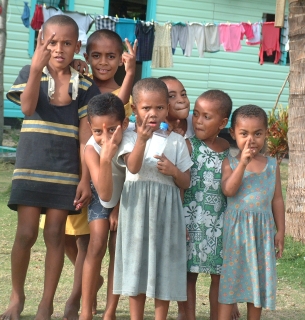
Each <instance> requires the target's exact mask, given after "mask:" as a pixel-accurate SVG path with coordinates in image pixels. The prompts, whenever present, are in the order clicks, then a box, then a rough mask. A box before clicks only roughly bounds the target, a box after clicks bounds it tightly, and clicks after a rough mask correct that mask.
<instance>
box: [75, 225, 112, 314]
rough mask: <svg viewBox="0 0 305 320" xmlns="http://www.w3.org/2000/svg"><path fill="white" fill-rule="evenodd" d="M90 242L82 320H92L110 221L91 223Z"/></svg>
mask: <svg viewBox="0 0 305 320" xmlns="http://www.w3.org/2000/svg"><path fill="white" fill-rule="evenodd" d="M89 228H90V241H89V246H88V251H87V255H86V258H85V261H84V267H83V277H82V308H81V314H80V318H79V319H81V320H89V319H92V318H93V316H92V306H93V302H94V297H95V295H96V290H97V285H96V284H97V283H98V282H99V277H100V271H101V264H102V260H103V257H104V255H105V252H106V249H107V238H108V231H109V221H108V220H107V219H97V220H93V221H91V222H90V223H89Z"/></svg>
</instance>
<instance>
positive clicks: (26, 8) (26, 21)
mask: <svg viewBox="0 0 305 320" xmlns="http://www.w3.org/2000/svg"><path fill="white" fill-rule="evenodd" d="M21 20H22V22H23V24H24V26H25V27H27V28H28V27H29V26H30V8H29V6H28V2H25V1H24V8H23V13H22V16H21Z"/></svg>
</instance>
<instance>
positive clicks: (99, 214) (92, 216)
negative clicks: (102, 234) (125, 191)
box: [88, 182, 113, 222]
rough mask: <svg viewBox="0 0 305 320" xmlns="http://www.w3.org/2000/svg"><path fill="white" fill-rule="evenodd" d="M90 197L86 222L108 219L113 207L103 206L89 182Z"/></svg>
mask: <svg viewBox="0 0 305 320" xmlns="http://www.w3.org/2000/svg"><path fill="white" fill-rule="evenodd" d="M91 191H92V199H91V202H90V204H89V205H88V222H91V221H93V220H97V219H108V218H109V215H110V212H111V211H112V209H113V208H105V207H103V205H102V204H101V202H100V199H99V197H98V194H97V192H96V190H95V188H94V185H93V183H92V182H91Z"/></svg>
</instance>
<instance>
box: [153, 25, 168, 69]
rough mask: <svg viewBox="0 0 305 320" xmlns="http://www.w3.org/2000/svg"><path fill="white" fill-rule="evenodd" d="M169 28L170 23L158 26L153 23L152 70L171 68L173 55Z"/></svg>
mask: <svg viewBox="0 0 305 320" xmlns="http://www.w3.org/2000/svg"><path fill="white" fill-rule="evenodd" d="M171 28H172V25H171V24H170V23H166V24H165V25H164V26H160V25H159V24H158V23H155V41H154V47H153V54H152V62H151V67H152V68H172V67H173V55H172V46H171Z"/></svg>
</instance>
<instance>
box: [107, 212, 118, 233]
mask: <svg viewBox="0 0 305 320" xmlns="http://www.w3.org/2000/svg"><path fill="white" fill-rule="evenodd" d="M119 208H120V207H119V206H115V207H114V208H113V209H112V211H111V212H110V215H109V229H110V231H116V230H117V228H118V220H119Z"/></svg>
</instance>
